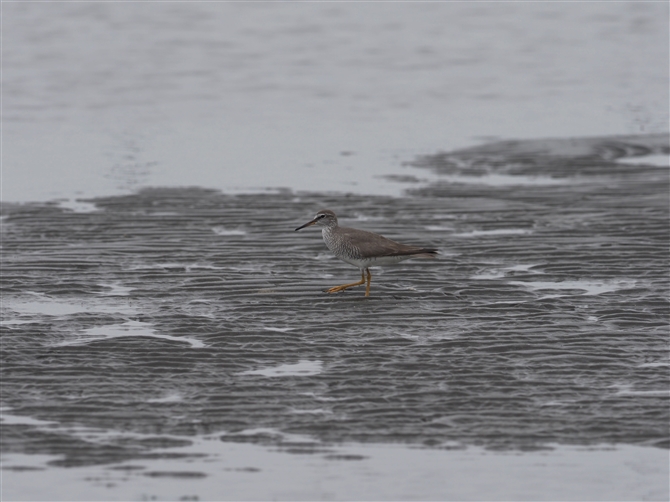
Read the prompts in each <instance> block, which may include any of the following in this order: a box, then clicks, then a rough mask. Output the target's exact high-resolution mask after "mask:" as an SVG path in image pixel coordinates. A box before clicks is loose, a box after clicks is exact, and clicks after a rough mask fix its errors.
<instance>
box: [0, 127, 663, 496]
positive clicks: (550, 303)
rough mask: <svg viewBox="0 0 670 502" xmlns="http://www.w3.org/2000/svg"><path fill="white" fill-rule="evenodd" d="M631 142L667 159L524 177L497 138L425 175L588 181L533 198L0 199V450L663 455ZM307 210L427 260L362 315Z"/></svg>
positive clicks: (648, 267) (440, 192)
mask: <svg viewBox="0 0 670 502" xmlns="http://www.w3.org/2000/svg"><path fill="white" fill-rule="evenodd" d="M664 141H665V143H664ZM587 143H588V142H587ZM626 144H628V145H630V144H635V145H637V146H639V147H640V148H647V149H648V150H650V151H652V150H655V149H656V150H658V149H660V150H664V151H667V146H664V145H667V138H666V139H664V138H663V137H649V138H644V137H639V138H637V139H636V140H635V141H633V140H632V139H630V138H629V139H628V140H626V141H624V140H616V139H613V138H608V139H604V140H601V142H600V143H598V142H596V143H595V145H596V147H593V145H591V146H588V145H587V146H586V147H585V148H586V150H585V152H586V153H585V154H584V155H582V156H569V155H567V156H562V157H561V156H556V155H542V154H541V153H536V154H533V155H532V156H528V155H527V154H526V153H524V160H523V162H522V161H521V160H520V158H519V157H517V156H516V155H517V154H516V153H515V151H514V150H512V151H510V150H509V148H508V147H507V146H505V145H503V147H504V148H503V147H501V146H499V147H497V148H498V149H497V150H496V147H495V146H490V147H484V148H483V149H482V150H479V151H478V150H467V151H463V152H454V153H452V154H441V155H438V156H435V157H432V158H424V159H421V160H420V161H418V164H421V165H422V166H423V167H425V168H428V167H430V168H432V169H435V170H437V171H440V170H445V169H446V170H449V171H450V172H456V173H457V174H459V175H460V174H462V173H463V171H464V170H468V171H472V170H473V169H475V168H476V169H480V170H484V171H485V170H495V169H497V168H498V167H499V166H505V168H509V166H516V167H515V168H514V169H512V170H510V169H508V171H510V172H508V174H509V175H514V173H516V172H519V173H521V174H522V175H524V176H525V175H528V174H530V175H534V176H539V175H543V176H553V177H561V178H563V179H567V180H569V179H570V177H571V176H573V175H574V174H575V173H576V172H579V176H580V177H582V178H585V179H586V181H584V179H582V182H581V183H574V184H571V183H563V184H548V185H543V186H541V187H534V188H533V190H531V191H529V190H528V189H527V188H526V187H523V186H506V187H502V188H501V187H498V188H495V189H494V188H491V187H487V186H485V185H479V184H473V185H462V186H458V187H457V186H455V185H453V184H440V183H436V184H433V185H432V186H429V187H426V188H423V189H419V190H417V191H415V192H413V193H414V195H413V196H410V197H407V198H403V199H391V198H385V197H374V196H356V195H346V196H344V195H323V194H314V193H297V194H296V193H279V194H265V195H263V196H258V195H237V196H234V195H225V194H222V193H219V192H216V191H212V190H204V189H197V188H191V189H188V188H182V189H153V190H145V191H142V192H140V193H138V194H134V195H128V196H122V197H110V198H97V199H89V200H87V201H86V202H88V203H90V204H94V205H95V208H96V210H95V211H90V210H86V211H83V212H78V211H77V210H76V208H69V207H63V206H62V205H59V204H56V203H47V204H39V205H35V204H32V205H30V204H26V205H6V206H5V207H4V214H5V215H6V218H5V220H4V222H3V232H4V234H3V251H4V252H3V304H2V308H3V325H2V330H3V345H2V358H3V365H2V372H3V374H2V381H3V406H5V407H6V408H5V409H6V411H5V413H9V414H11V415H16V416H22V417H27V420H28V422H29V423H12V422H11V421H10V422H3V424H2V427H3V452H4V453H12V452H15V453H34V454H49V455H56V456H57V457H55V458H54V459H52V460H51V461H50V462H49V465H51V466H85V465H94V464H109V463H118V462H130V461H133V462H140V465H142V459H143V458H146V455H147V454H149V455H150V454H151V453H150V452H151V449H152V448H154V447H155V446H159V445H163V444H164V441H168V440H167V439H165V440H164V439H161V438H163V437H170V438H172V439H170V440H169V441H168V444H172V443H171V441H174V438H175V437H176V438H183V440H184V441H190V439H189V438H193V437H196V436H213V437H215V438H217V439H220V440H222V441H224V442H233V443H235V442H244V443H246V442H253V443H260V444H263V445H269V446H271V445H276V446H280V445H284V446H286V442H287V441H286V439H285V438H284V435H285V434H299V435H301V437H307V438H310V439H309V441H312V442H316V444H320V443H323V444H332V443H342V442H347V441H356V442H364V443H371V442H374V443H380V442H383V443H409V444H415V445H423V446H427V447H438V448H439V447H440V446H444V445H450V444H452V445H453V444H457V445H461V446H467V445H478V446H481V447H484V448H486V449H492V450H501V449H502V450H513V451H524V450H530V451H533V450H536V449H538V448H540V449H542V448H545V447H546V445H547V444H555V443H559V444H580V445H602V444H608V443H628V444H633V445H640V446H656V447H662V448H667V447H668V444H669V443H668V441H669V436H670V435H669V433H668V423H669V420H668V419H669V418H670V416H669V415H670V414H669V407H668V398H669V397H670V395H669V392H668V389H669V378H668V377H669V372H668V370H669V360H668V346H667V335H668V298H667V288H668V281H667V268H668V256H667V245H668V241H669V235H668V233H669V230H668V225H667V222H668V205H667V193H668V186H669V185H668V178H669V172H668V170H667V168H666V167H659V166H652V165H649V166H631V165H627V164H621V163H616V162H614V161H613V160H608V158H609V157H610V156H611V155H610V154H611V152H613V151H624V150H625V148H624V146H625V145H626ZM522 145H525V144H522ZM612 145H615V146H616V148H615V147H613V146H612ZM645 145H647V146H645ZM659 145H660V146H659ZM554 146H555V145H554ZM557 148H559V150H560V142H559V145H558V147H557ZM478 152H479V153H478ZM492 152H493V153H492ZM589 152H590V153H589ZM594 152H596V153H594ZM608 152H609V153H608ZM603 180H604V181H603ZM321 207H330V208H332V209H334V210H336V211H337V212H338V213H339V214H340V216H341V223H342V224H345V225H346V224H352V225H355V226H357V227H359V228H367V229H371V230H375V231H378V232H381V233H383V234H385V235H387V236H389V237H392V238H396V239H398V240H402V241H405V242H414V243H417V244H418V243H421V244H424V245H432V246H436V247H438V248H439V249H440V252H441V256H440V257H439V258H438V259H437V260H429V261H414V262H411V261H410V262H403V263H402V264H399V265H397V266H395V267H387V268H384V269H373V281H372V295H371V297H369V298H365V297H364V296H363V291H362V290H360V289H357V290H348V291H346V292H344V293H341V294H337V295H327V294H325V293H323V292H322V291H323V289H324V288H326V287H329V286H333V285H336V284H339V283H342V282H346V281H349V280H351V279H352V278H355V277H356V274H357V271H356V270H355V269H353V268H352V267H350V266H348V265H346V264H344V263H341V262H339V261H337V260H336V259H334V258H332V257H331V256H330V254H329V253H328V252H327V251H326V249H325V247H324V245H323V243H322V241H321V237H320V235H319V233H318V232H317V231H310V230H309V229H307V230H306V231H301V232H299V233H296V232H294V231H293V228H295V227H296V226H298V224H300V223H301V222H304V221H306V220H307V219H308V218H310V217H311V215H312V214H313V213H314V212H315V210H316V209H318V208H321ZM436 225H437V226H439V227H440V229H439V230H435V226H436ZM222 229H225V230H222ZM35 420H36V421H44V422H43V423H42V426H40V425H39V422H31V421H35ZM36 423H37V425H36ZM53 424H57V425H53ZM47 425H48V426H47ZM81 428H84V429H83V430H87V429H94V430H98V431H99V430H102V431H108V432H107V433H105V434H108V435H109V437H108V439H107V440H101V439H100V438H99V437H97V436H96V435H95V434H94V435H93V436H92V437H91V438H89V437H87V435H86V434H81V433H76V434H73V432H72V431H73V430H81ZM268 431H270V432H268ZM272 431H276V432H272ZM122 432H123V434H122ZM127 432H132V433H133V434H140V435H141V437H140V436H138V438H139V439H137V438H136V439H133V437H126V436H124V434H125V433H127ZM147 438H148V439H147ZM152 438H155V439H152ZM152 441H155V442H156V444H154V443H153V442H152ZM288 442H289V443H290V440H289V441H288ZM298 449H299V448H298ZM203 454H204V453H203ZM205 455H206V454H205ZM656 479H658V477H657V478H656ZM661 479H664V478H661ZM345 498H346V497H345Z"/></svg>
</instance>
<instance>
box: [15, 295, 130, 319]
mask: <svg viewBox="0 0 670 502" xmlns="http://www.w3.org/2000/svg"><path fill="white" fill-rule="evenodd" d="M43 298H44V297H43ZM96 301H98V300H96ZM96 301H88V300H83V301H82V300H78V301H76V302H75V301H72V302H66V301H61V300H52V299H47V298H45V299H43V300H26V299H23V298H3V307H5V308H7V309H9V310H12V311H14V312H19V313H21V314H32V315H35V314H41V315H48V316H65V315H72V314H78V313H81V312H102V313H109V314H113V313H121V314H132V313H134V312H135V309H133V308H132V307H128V305H125V304H119V305H110V304H109V303H105V304H99V303H96Z"/></svg>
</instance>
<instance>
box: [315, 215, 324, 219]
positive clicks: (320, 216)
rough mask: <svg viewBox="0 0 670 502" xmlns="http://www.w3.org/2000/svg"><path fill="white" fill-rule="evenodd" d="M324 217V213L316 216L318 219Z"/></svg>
mask: <svg viewBox="0 0 670 502" xmlns="http://www.w3.org/2000/svg"><path fill="white" fill-rule="evenodd" d="M325 217H326V215H325V214H320V215H318V216H317V218H319V219H321V218H325Z"/></svg>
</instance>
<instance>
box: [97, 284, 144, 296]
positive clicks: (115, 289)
mask: <svg viewBox="0 0 670 502" xmlns="http://www.w3.org/2000/svg"><path fill="white" fill-rule="evenodd" d="M98 286H102V287H103V288H109V289H110V291H104V292H100V293H98V294H99V295H101V296H128V294H129V293H130V292H131V291H133V290H134V289H136V288H129V287H127V286H122V285H121V284H120V283H119V282H110V283H105V282H101V283H99V284H98Z"/></svg>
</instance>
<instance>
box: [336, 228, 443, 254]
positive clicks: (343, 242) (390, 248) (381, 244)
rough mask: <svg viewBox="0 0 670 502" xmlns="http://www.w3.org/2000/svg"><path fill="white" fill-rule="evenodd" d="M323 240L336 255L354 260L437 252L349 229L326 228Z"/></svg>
mask: <svg viewBox="0 0 670 502" xmlns="http://www.w3.org/2000/svg"><path fill="white" fill-rule="evenodd" d="M323 240H324V241H325V243H326V246H328V248H329V249H330V250H331V251H332V252H333V253H335V255H337V256H347V257H349V258H354V259H365V258H370V257H381V256H410V255H416V254H424V253H425V254H434V253H435V252H436V251H437V250H436V249H432V248H421V247H418V246H409V245H406V244H400V243H399V242H395V241H392V240H391V239H387V238H386V237H384V236H382V235H379V234H375V233H373V232H368V231H366V230H359V229H357V228H348V227H337V228H333V229H330V228H324V229H323Z"/></svg>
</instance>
